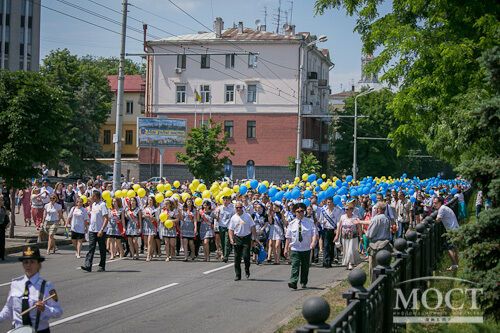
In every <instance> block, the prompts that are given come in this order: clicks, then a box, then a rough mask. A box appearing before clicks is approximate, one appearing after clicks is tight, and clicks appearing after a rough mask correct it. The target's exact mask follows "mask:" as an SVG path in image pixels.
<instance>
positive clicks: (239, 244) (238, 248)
mask: <svg viewBox="0 0 500 333" xmlns="http://www.w3.org/2000/svg"><path fill="white" fill-rule="evenodd" d="M234 208H235V209H236V214H234V215H233V216H232V217H231V220H230V221H229V225H228V230H229V233H228V234H229V240H230V242H231V245H233V246H234V253H235V254H234V272H235V273H236V277H235V278H234V280H235V281H239V280H241V258H243V261H244V262H245V275H246V278H247V279H248V278H249V277H250V248H251V246H252V239H253V240H254V241H257V232H256V229H255V222H254V220H253V219H252V217H251V216H250V214H248V213H246V212H245V210H244V207H243V203H242V202H241V201H238V202H236V204H235V205H234Z"/></svg>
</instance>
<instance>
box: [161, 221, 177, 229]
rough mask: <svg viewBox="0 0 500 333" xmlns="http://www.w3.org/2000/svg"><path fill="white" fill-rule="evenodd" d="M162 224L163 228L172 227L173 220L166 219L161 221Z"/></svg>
mask: <svg viewBox="0 0 500 333" xmlns="http://www.w3.org/2000/svg"><path fill="white" fill-rule="evenodd" d="M163 225H164V226H165V228H167V229H170V228H172V227H173V226H174V221H172V220H166V221H165V222H164V223H163Z"/></svg>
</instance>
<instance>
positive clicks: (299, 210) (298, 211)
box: [295, 209, 305, 213]
mask: <svg viewBox="0 0 500 333" xmlns="http://www.w3.org/2000/svg"><path fill="white" fill-rule="evenodd" d="M303 212H305V210H303V209H297V210H295V213H303Z"/></svg>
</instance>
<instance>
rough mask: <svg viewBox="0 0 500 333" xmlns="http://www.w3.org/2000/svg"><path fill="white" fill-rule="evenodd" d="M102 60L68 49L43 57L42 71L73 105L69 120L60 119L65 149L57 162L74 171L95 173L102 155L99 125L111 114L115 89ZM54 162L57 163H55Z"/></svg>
mask: <svg viewBox="0 0 500 333" xmlns="http://www.w3.org/2000/svg"><path fill="white" fill-rule="evenodd" d="M102 61H103V60H102V59H101V60H99V61H96V60H94V59H93V58H90V57H84V58H78V57H77V56H75V55H72V54H70V52H69V51H68V50H67V49H64V50H56V51H52V52H51V53H50V54H49V55H48V56H47V57H46V58H45V59H44V60H43V65H42V67H41V69H40V71H41V73H42V74H43V76H44V77H45V78H47V80H48V81H49V82H51V84H53V85H54V86H55V87H59V88H60V89H61V90H62V91H63V93H64V95H63V102H64V103H65V104H66V105H67V107H68V108H69V109H70V111H71V112H70V118H69V121H68V122H65V123H59V126H61V127H62V128H63V131H64V135H61V136H60V140H61V141H62V144H63V149H61V151H60V153H59V159H58V161H57V162H59V161H60V162H62V163H64V164H65V165H68V166H69V168H70V170H71V171H72V172H75V173H94V172H96V171H97V170H96V169H95V168H96V165H98V164H97V163H96V161H95V158H96V157H99V156H101V154H102V153H101V148H100V145H99V143H98V139H99V129H100V127H101V125H102V124H103V123H104V122H105V121H106V119H107V118H108V115H109V112H110V110H111V106H112V93H111V91H110V88H109V84H108V81H107V72H106V70H107V68H106V66H102V65H101V62H102ZM52 166H54V164H52Z"/></svg>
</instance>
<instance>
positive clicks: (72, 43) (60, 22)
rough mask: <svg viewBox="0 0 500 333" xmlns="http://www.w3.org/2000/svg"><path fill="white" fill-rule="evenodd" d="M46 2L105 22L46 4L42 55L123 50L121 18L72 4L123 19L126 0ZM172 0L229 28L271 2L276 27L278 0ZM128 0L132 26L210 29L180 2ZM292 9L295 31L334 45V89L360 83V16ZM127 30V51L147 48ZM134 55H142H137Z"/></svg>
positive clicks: (249, 21) (299, 5)
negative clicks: (59, 51) (357, 30)
mask: <svg viewBox="0 0 500 333" xmlns="http://www.w3.org/2000/svg"><path fill="white" fill-rule="evenodd" d="M41 2H42V6H45V7H49V8H51V9H54V10H57V11H59V12H62V13H64V14H68V15H72V16H75V17H78V18H80V19H83V20H86V21H89V22H91V23H93V24H97V25H100V26H101V27H95V26H92V25H90V24H88V23H84V22H81V21H78V20H76V19H75V18H71V17H68V16H65V15H64V14H61V13H58V12H55V11H53V10H50V9H47V8H43V7H42V14H41V15H42V19H41V33H40V34H41V36H40V38H41V41H40V48H41V50H40V51H41V59H43V58H44V57H45V56H46V55H47V54H48V53H50V51H51V50H54V49H57V48H67V49H69V50H70V51H71V52H72V53H73V54H77V55H81V56H83V55H93V56H104V57H108V56H115V57H118V56H119V54H120V35H119V32H120V26H119V24H115V23H113V22H110V21H109V20H106V19H105V18H102V17H97V16H96V15H93V14H90V13H87V12H84V11H82V10H80V9H77V8H74V7H72V6H71V5H74V6H78V7H80V8H83V9H85V10H90V11H93V12H96V13H97V14H98V15H101V16H105V17H107V18H110V19H111V20H113V21H115V22H116V23H120V22H121V14H120V11H121V6H122V0H41ZM173 2H175V3H176V4H177V5H178V6H180V7H182V8H183V9H184V10H186V11H187V12H189V13H190V14H191V15H192V16H193V17H194V18H196V19H197V20H199V21H200V22H202V23H203V24H204V25H206V26H207V27H210V28H212V27H213V21H214V18H215V17H217V16H220V17H222V19H223V20H224V27H225V28H227V27H232V25H233V22H235V23H237V22H239V21H242V22H243V24H244V26H245V27H249V28H255V26H256V24H255V22H256V20H257V19H258V20H260V22H261V24H264V21H265V17H264V16H265V15H264V8H266V7H267V22H266V23H267V31H270V30H276V22H275V21H276V14H277V12H278V11H277V8H278V5H279V0H173ZM129 3H130V5H129V19H128V22H127V24H128V25H129V26H130V27H131V28H133V29H137V30H140V31H142V23H141V22H144V23H147V24H148V25H149V26H150V28H149V33H150V34H151V35H154V36H155V37H160V38H163V37H170V36H171V35H169V34H168V33H170V34H174V35H182V34H189V33H194V32H198V31H206V30H207V29H206V28H204V27H203V26H202V25H201V24H200V23H198V22H196V21H195V20H194V19H192V18H190V17H189V16H187V15H186V14H184V13H182V12H181V11H180V10H179V9H177V8H175V7H174V6H173V5H172V4H171V3H170V2H169V1H168V0H130V2H129ZM68 4H69V5H68ZM98 4H101V5H104V6H106V7H109V8H110V9H108V8H104V7H102V6H99V5H98ZM291 4H292V2H291V1H289V0H281V8H282V12H283V13H282V18H281V22H282V23H284V21H283V19H284V18H283V16H284V15H285V13H284V12H285V11H287V12H288V19H289V20H290V9H291ZM113 10H114V11H113ZM291 13H292V14H291V15H292V17H291V23H292V24H295V25H296V32H299V31H309V32H311V33H312V34H314V35H317V36H320V35H326V36H328V41H326V42H324V43H318V47H322V48H327V49H329V51H330V57H331V59H332V61H333V63H334V64H335V67H334V69H333V70H332V71H331V72H330V87H331V89H332V92H339V91H343V90H348V89H350V87H351V85H352V84H353V83H354V84H356V83H357V82H358V81H359V80H360V78H361V40H360V37H359V35H358V34H357V33H355V32H354V26H355V18H352V17H348V16H347V15H346V14H345V11H338V10H335V11H334V10H328V11H326V12H325V13H324V14H323V15H318V16H315V15H314V1H313V0H294V1H293V11H291ZM280 25H282V24H280ZM152 26H154V27H156V28H153V27H152ZM157 28H159V29H157ZM106 29H108V30H106ZM160 29H161V30H160ZM109 30H111V31H109ZM112 31H114V32H115V33H113V32H112ZM127 35H128V36H130V37H132V38H135V39H132V38H127V41H126V52H127V53H142V52H143V50H142V43H141V42H140V41H139V40H142V33H140V32H135V31H133V30H131V29H128V31H127ZM149 39H155V38H149ZM132 59H133V60H134V61H140V59H139V58H137V57H136V58H132Z"/></svg>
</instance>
